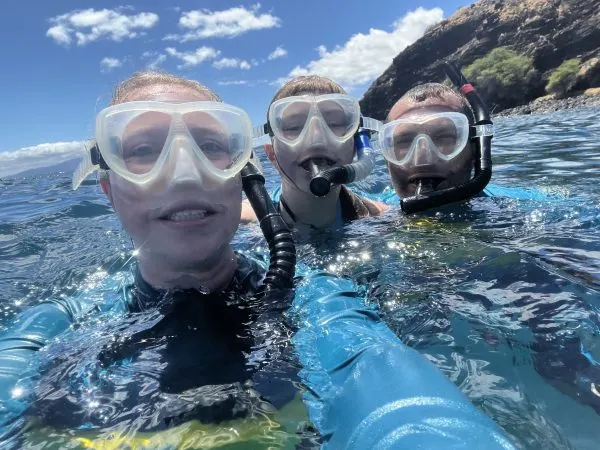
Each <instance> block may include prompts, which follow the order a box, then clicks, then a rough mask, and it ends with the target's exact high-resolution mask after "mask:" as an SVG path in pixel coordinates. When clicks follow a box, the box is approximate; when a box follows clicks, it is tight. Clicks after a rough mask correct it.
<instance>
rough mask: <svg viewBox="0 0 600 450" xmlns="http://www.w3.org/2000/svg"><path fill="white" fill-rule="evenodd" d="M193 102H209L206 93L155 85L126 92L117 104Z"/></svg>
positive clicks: (170, 85)
mask: <svg viewBox="0 0 600 450" xmlns="http://www.w3.org/2000/svg"><path fill="white" fill-rule="evenodd" d="M144 100H147V101H160V102H194V101H209V100H211V98H210V95H209V93H208V92H200V91H198V90H196V89H194V88H192V87H189V86H184V85H181V84H169V83H156V84H149V85H146V86H140V87H138V88H134V89H132V90H130V91H128V92H127V93H126V94H125V95H124V96H123V97H122V98H121V101H120V102H119V103H125V102H134V101H144Z"/></svg>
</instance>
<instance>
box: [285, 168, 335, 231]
mask: <svg viewBox="0 0 600 450" xmlns="http://www.w3.org/2000/svg"><path fill="white" fill-rule="evenodd" d="M340 189H341V187H340V186H335V187H333V188H331V191H330V192H329V194H327V195H326V196H325V197H316V196H314V195H312V194H307V193H306V192H303V191H301V190H299V189H298V188H297V187H295V186H293V185H292V184H291V183H289V182H287V181H286V180H284V181H283V183H282V185H281V198H282V199H283V201H284V202H285V203H286V205H287V206H288V207H289V209H290V210H291V211H292V213H293V215H294V217H291V216H290V214H289V213H288V212H287V211H286V210H285V208H281V214H282V216H283V218H284V220H285V221H286V222H287V223H288V225H292V226H293V225H294V224H295V223H300V224H304V225H312V226H313V227H316V228H327V227H330V226H331V225H333V224H334V223H335V219H336V214H337V202H338V200H339V197H340Z"/></svg>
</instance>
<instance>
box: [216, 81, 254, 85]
mask: <svg viewBox="0 0 600 450" xmlns="http://www.w3.org/2000/svg"><path fill="white" fill-rule="evenodd" d="M217 84H218V85H219V86H240V85H245V84H248V81H246V80H229V81H217Z"/></svg>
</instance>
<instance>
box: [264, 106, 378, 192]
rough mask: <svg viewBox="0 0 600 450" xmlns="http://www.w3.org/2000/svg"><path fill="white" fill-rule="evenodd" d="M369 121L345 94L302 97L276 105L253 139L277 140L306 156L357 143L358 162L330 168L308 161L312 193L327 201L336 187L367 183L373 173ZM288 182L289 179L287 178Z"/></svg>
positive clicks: (270, 110)
mask: <svg viewBox="0 0 600 450" xmlns="http://www.w3.org/2000/svg"><path fill="white" fill-rule="evenodd" d="M369 120H370V119H367V118H362V117H361V115H360V106H359V104H358V102H357V101H356V99H354V98H353V97H350V96H349V95H345V94H325V95H316V96H315V95H302V96H292V97H286V98H283V99H280V100H277V101H275V102H273V104H272V105H271V106H270V108H269V112H268V121H267V123H266V124H264V125H261V126H259V127H257V128H255V130H254V137H255V138H261V137H263V136H265V135H267V134H268V135H269V136H270V137H271V138H273V137H276V138H277V139H279V140H280V141H281V142H282V143H283V144H285V145H286V147H287V148H288V149H289V151H291V152H297V153H300V152H303V151H305V150H306V149H307V148H309V147H310V146H313V145H315V144H317V142H313V140H318V141H319V142H318V144H319V145H320V146H322V147H323V148H326V149H327V150H328V151H331V152H336V151H338V150H339V149H340V148H341V147H342V146H343V145H344V144H345V143H346V142H348V140H349V139H354V144H355V151H356V161H355V162H353V163H350V164H345V165H342V166H339V167H333V168H329V167H328V165H327V164H326V163H324V162H321V161H319V159H318V158H316V159H310V160H308V162H307V164H308V167H309V168H310V172H311V174H312V179H311V182H310V190H311V192H312V194H313V195H316V196H318V197H324V196H325V195H327V194H328V193H329V191H330V190H331V187H332V186H334V185H339V184H345V183H351V182H353V181H359V180H362V179H364V178H365V177H366V176H367V175H369V173H370V172H371V171H372V170H373V159H372V156H371V153H372V150H371V144H370V141H369V138H370V134H369V131H368V129H367V128H366V126H368V125H367V123H370V122H369ZM288 178H289V177H288Z"/></svg>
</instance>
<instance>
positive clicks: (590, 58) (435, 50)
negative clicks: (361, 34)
mask: <svg viewBox="0 0 600 450" xmlns="http://www.w3.org/2000/svg"><path fill="white" fill-rule="evenodd" d="M444 59H449V60H452V61H454V62H456V63H458V64H459V65H460V66H461V67H462V69H463V71H464V72H465V74H466V75H467V77H468V78H469V79H470V81H471V82H473V84H474V85H475V86H476V87H477V89H478V91H479V92H480V93H481V94H482V95H483V97H484V98H485V100H486V101H487V103H488V106H489V107H490V110H491V111H492V112H493V113H494V114H496V115H506V114H511V113H516V114H529V113H534V112H547V111H554V110H559V109H565V108H572V107H578V106H586V105H598V106H600V0H481V1H479V2H477V3H475V4H473V5H471V6H466V7H463V8H461V9H459V10H458V11H457V12H456V13H455V14H453V15H452V16H451V17H450V18H448V19H447V20H444V21H442V22H441V23H439V24H438V25H435V26H433V27H432V28H431V29H429V30H428V31H427V32H426V33H425V35H424V36H423V37H422V38H421V39H419V40H418V41H416V42H415V43H414V44H412V45H411V46H409V47H407V48H406V49H405V50H404V51H402V52H401V53H400V54H399V55H398V56H396V58H394V61H393V62H392V65H391V66H390V67H389V68H388V69H387V70H386V71H385V72H384V73H383V74H382V75H381V76H380V77H379V78H378V79H377V80H376V81H375V82H374V83H373V84H372V85H371V87H370V88H369V89H368V90H367V92H366V93H365V95H364V96H363V98H362V100H361V102H360V104H361V109H362V111H363V114H365V115H367V116H369V117H374V118H377V119H384V118H385V116H386V115H387V113H388V111H389V110H390V108H391V107H392V106H393V104H394V103H395V102H396V100H398V98H400V97H401V96H402V95H403V94H404V93H405V92H406V91H407V90H409V89H410V88H412V87H413V86H416V85H418V84H421V83H426V82H433V81H437V82H442V81H443V80H444V78H445V75H444V71H443V67H442V61H443V60H444Z"/></svg>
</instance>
